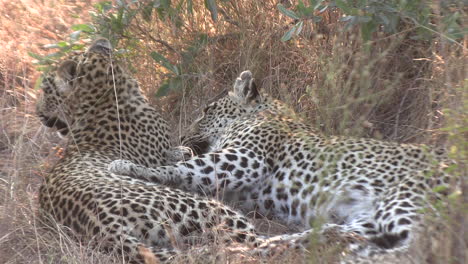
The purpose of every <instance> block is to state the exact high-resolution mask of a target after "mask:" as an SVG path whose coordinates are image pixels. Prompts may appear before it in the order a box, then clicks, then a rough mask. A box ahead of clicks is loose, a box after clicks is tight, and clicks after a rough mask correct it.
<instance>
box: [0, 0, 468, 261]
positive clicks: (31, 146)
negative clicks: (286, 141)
mask: <svg viewBox="0 0 468 264" xmlns="http://www.w3.org/2000/svg"><path fill="white" fill-rule="evenodd" d="M91 2H93V1H82V2H80V1H76V2H75V1H73V2H65V1H54V0H45V1H33V0H21V1H6V0H0V10H2V14H1V16H0V50H1V51H2V52H1V53H0V64H1V63H3V64H4V65H5V66H6V69H7V70H6V72H2V75H1V76H0V77H1V78H0V132H1V133H0V263H114V262H115V261H118V260H116V259H115V258H114V257H113V256H109V255H106V254H102V253H100V252H98V251H95V250H91V249H90V247H89V246H88V245H87V244H83V243H80V242H77V241H76V240H75V239H73V238H70V237H69V235H67V232H65V231H64V232H60V234H59V235H56V234H54V232H49V231H47V230H45V229H47V228H46V227H45V226H44V225H43V224H41V223H39V221H38V219H37V218H36V215H37V214H36V213H37V189H38V186H39V184H40V183H41V181H42V177H43V175H44V172H45V170H46V169H47V168H49V167H50V166H51V165H50V164H52V163H53V161H54V160H55V159H56V156H57V155H59V153H58V152H59V150H60V149H59V148H56V149H52V148H53V146H56V145H57V143H58V142H59V140H58V139H57V137H56V136H55V134H52V133H46V132H47V131H46V130H45V129H44V128H42V127H41V126H40V123H39V121H38V120H37V118H36V117H35V115H34V110H33V109H34V103H35V99H36V93H37V91H35V90H34V89H33V86H34V82H35V80H36V78H37V76H38V73H37V72H36V71H35V70H34V68H33V65H32V63H31V61H32V59H31V58H30V57H28V55H27V51H32V52H35V53H42V54H44V53H45V52H46V51H45V50H43V49H41V46H42V45H43V44H48V43H53V42H55V41H57V40H59V39H61V38H62V37H63V36H65V35H66V34H67V33H70V32H69V28H70V25H72V24H76V23H80V19H79V18H73V17H72V16H71V14H79V15H80V16H81V17H82V18H83V20H86V19H87V16H86V12H87V10H89V8H90V6H91ZM200 2H201V1H200ZM231 3H232V4H231V5H230V6H229V7H226V8H225V11H226V14H228V15H229V16H230V18H227V17H223V18H222V21H224V22H221V23H218V24H213V23H212V22H211V20H210V16H209V15H208V14H206V11H204V8H202V7H201V6H199V7H198V8H195V10H196V13H195V14H194V16H193V18H192V20H191V22H190V23H187V24H186V25H184V27H183V28H181V29H177V28H174V27H167V26H164V25H163V23H162V22H158V21H155V20H154V21H153V22H151V23H146V22H143V21H138V22H139V23H136V24H135V25H134V26H132V32H134V33H135V36H138V38H139V39H140V42H138V48H137V49H134V51H133V53H132V55H131V56H129V58H128V62H129V63H130V64H131V65H132V66H133V67H135V72H136V73H135V76H136V78H138V79H139V81H140V82H141V84H142V87H143V89H144V90H145V92H146V94H147V95H148V96H149V98H150V100H151V101H152V103H154V105H155V106H156V107H157V108H160V109H161V111H162V112H163V115H164V117H165V118H166V119H167V120H170V122H171V124H172V126H173V129H174V130H175V131H178V135H181V134H183V129H184V128H185V127H186V126H187V125H188V124H189V123H190V122H191V121H192V120H193V118H195V117H196V116H197V113H198V110H199V109H200V108H201V107H202V106H203V105H204V104H205V103H206V101H207V99H210V98H213V97H214V96H215V95H217V94H218V93H220V92H221V91H222V90H223V89H229V88H230V87H231V84H232V82H233V80H234V78H235V77H236V76H237V75H238V73H239V72H241V71H242V70H245V69H250V70H251V71H252V72H253V73H254V75H255V77H256V79H257V81H258V82H259V84H261V87H262V89H263V90H264V91H265V92H267V93H269V94H272V95H273V96H275V97H277V98H279V99H281V100H283V101H285V102H287V103H288V104H290V105H291V106H293V107H294V108H295V109H296V110H297V111H298V112H300V113H301V114H303V115H304V117H305V118H306V119H307V120H309V121H310V122H312V123H313V124H315V125H316V126H317V127H319V128H320V129H321V130H323V131H324V132H325V133H327V134H343V135H351V136H364V137H374V138H381V139H385V140H394V141H399V142H414V143H430V144H435V145H446V146H448V147H449V148H452V150H454V148H453V146H456V147H458V149H457V150H456V151H454V152H453V158H454V159H455V160H457V162H458V164H459V166H458V168H457V169H456V171H455V172H454V173H455V174H457V175H459V176H460V177H461V178H462V180H465V179H464V177H465V176H466V163H465V162H466V156H465V155H466V149H465V148H466V128H467V127H468V124H467V116H466V113H467V110H468V109H467V87H466V81H464V79H466V77H467V76H466V66H465V61H466V39H465V43H464V46H465V48H464V49H462V48H460V47H454V46H449V45H448V44H447V43H446V42H444V41H441V39H440V38H436V39H435V40H434V41H433V42H432V43H427V42H422V41H414V40H411V39H410V38H409V34H410V33H411V28H407V29H406V30H404V31H403V33H400V34H396V35H393V36H384V35H376V36H375V38H374V42H373V43H372V47H371V49H370V50H369V51H366V50H364V49H363V48H362V47H363V43H362V42H361V38H360V36H359V34H358V33H357V32H346V33H343V32H341V31H342V26H341V24H340V23H339V22H337V18H338V17H339V15H340V14H338V13H334V12H330V13H326V14H324V15H323V21H322V22H321V23H319V24H308V23H306V24H305V28H304V30H303V33H302V36H301V38H300V39H298V40H293V41H290V42H288V43H282V42H280V41H279V39H280V37H281V35H282V34H283V33H284V32H285V30H286V29H287V27H288V25H289V24H288V23H290V20H289V19H286V18H285V17H284V16H280V15H278V12H277V10H276V7H275V6H276V3H277V1H273V0H266V1H231ZM226 20H232V21H237V22H238V23H237V24H234V23H229V22H225V21H226ZM199 32H203V33H205V34H207V35H208V37H209V38H208V44H207V45H206V46H204V47H203V48H202V49H200V51H199V53H198V54H197V56H194V57H193V58H192V59H193V62H191V63H187V62H185V63H183V62H184V59H183V57H182V56H180V55H178V54H177V53H175V52H173V51H172V50H171V48H172V49H174V50H183V49H184V48H187V47H188V46H190V43H191V41H193V40H194V39H196V38H197V34H198V33H199ZM181 36H183V37H181ZM155 40H164V41H165V42H166V43H168V44H169V46H170V47H171V48H168V47H167V46H164V45H162V44H161V42H160V41H155ZM153 50H157V51H159V52H161V53H163V54H165V55H166V56H167V57H168V58H170V60H171V61H172V62H174V63H182V70H183V72H184V74H185V75H184V76H185V77H184V89H183V90H180V91H175V92H173V93H171V94H169V95H168V96H166V97H164V98H155V97H154V96H152V95H154V93H155V92H156V90H157V87H159V85H160V84H161V83H162V81H163V80H164V79H165V78H167V76H169V73H168V72H167V71H165V70H164V69H163V68H161V67H159V66H158V65H157V64H156V63H155V62H154V61H153V60H152V59H151V58H150V57H149V56H148V54H149V52H151V51H153ZM445 109H448V110H449V111H445ZM441 127H449V130H448V132H447V131H445V130H444V131H442V130H440V128H441ZM463 129H464V130H463ZM463 131H465V132H463ZM174 141H175V142H176V143H177V141H178V139H177V137H175V138H174ZM51 150H52V151H51ZM49 153H51V154H49ZM467 193H468V192H467V189H466V185H464V186H463V194H462V197H461V198H460V197H459V198H458V199H455V202H454V203H453V205H452V206H450V207H449V208H448V209H447V210H445V211H446V213H445V214H444V218H443V219H442V220H437V221H436V220H431V221H436V222H435V223H433V224H432V225H431V227H437V228H432V229H430V230H428V231H427V233H424V235H423V236H424V238H425V239H421V243H419V244H416V245H414V246H413V249H412V253H413V255H414V256H417V258H416V259H418V260H420V261H421V262H427V263H449V262H452V263H456V262H460V263H462V260H463V254H465V256H466V255H468V252H467V249H466V245H467V244H466V243H467V240H468V239H467V234H466V226H468V223H466V212H467V208H466V206H467V203H468V195H467ZM259 226H260V228H261V229H262V230H264V231H265V232H266V233H281V232H283V231H285V230H290V228H288V227H284V226H279V225H277V224H276V223H274V222H267V221H260V222H259ZM428 237H430V238H431V239H427V238H428ZM209 251H210V250H209ZM222 251H223V250H222V249H220V248H213V249H211V252H222ZM330 252H331V253H329V254H328V255H330V256H328V255H327V254H325V253H324V252H321V254H323V256H322V257H318V258H317V257H315V258H312V259H311V260H310V261H311V262H313V263H327V262H328V261H330V260H332V259H333V254H334V253H333V252H334V251H333V250H331V251H330ZM221 255H222V254H221ZM197 256H198V255H197V254H193V255H190V254H189V256H188V259H185V260H181V261H180V262H186V261H188V262H191V263H195V262H198V263H200V262H204V261H206V259H203V258H201V259H200V258H198V257H197ZM335 256H336V254H335ZM221 259H222V260H224V261H225V262H227V261H230V262H234V263H242V262H258V261H259V260H258V259H245V258H234V259H232V258H229V255H228V254H225V255H223V256H222V258H221ZM277 261H278V260H277ZM290 262H294V261H293V260H291V259H290Z"/></svg>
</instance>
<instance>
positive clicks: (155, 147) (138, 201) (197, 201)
mask: <svg viewBox="0 0 468 264" xmlns="http://www.w3.org/2000/svg"><path fill="white" fill-rule="evenodd" d="M112 51H113V48H112V45H111V43H110V41H109V40H107V39H105V38H98V39H96V40H95V41H94V42H92V43H91V44H90V45H89V47H88V48H87V49H86V50H84V51H78V52H74V53H72V54H70V55H68V56H67V57H65V58H64V59H62V60H61V61H59V62H58V63H57V65H55V66H54V67H52V68H51V69H50V70H49V71H48V72H47V73H45V75H44V76H43V78H42V82H41V90H42V93H41V94H40V97H39V99H38V101H37V105H36V112H37V115H38V117H39V119H40V121H41V122H42V123H43V125H45V126H47V127H50V128H52V129H54V130H56V131H58V132H59V133H60V134H61V135H62V136H63V137H65V139H66V140H67V143H66V146H65V147H64V149H65V150H64V152H63V156H62V157H61V158H60V159H59V160H58V161H57V162H56V163H55V165H54V166H53V167H52V168H51V169H50V171H48V172H47V174H46V175H45V176H44V178H45V179H44V181H43V183H42V185H41V186H40V189H39V206H40V212H41V216H42V217H43V218H44V219H45V220H48V221H51V223H53V224H54V226H63V227H65V230H70V232H71V233H72V234H73V235H74V237H76V238H77V239H80V240H84V241H89V244H90V245H93V246H95V247H96V248H98V247H99V249H102V250H104V251H106V252H111V253H112V252H116V253H118V254H119V255H121V256H122V257H123V259H124V260H127V261H129V262H131V263H159V262H161V263H164V262H170V261H171V259H173V258H174V257H176V256H178V255H181V254H182V253H183V250H185V248H184V245H186V248H187V247H192V246H193V245H197V243H198V244H199V243H205V242H206V241H209V242H210V241H213V242H214V241H218V242H219V243H226V244H227V245H228V244H232V243H242V244H245V245H247V246H248V247H249V248H252V250H253V252H255V253H256V254H262V255H268V254H271V253H272V252H274V251H275V250H276V249H277V248H283V247H286V248H287V249H298V250H300V249H301V248H302V245H305V244H306V243H307V241H308V237H309V234H310V232H308V231H306V232H299V233H294V234H283V235H277V236H267V235H261V234H260V233H259V232H257V230H256V229H255V226H254V225H253V224H252V222H251V220H249V219H247V218H246V216H245V215H243V214H242V213H240V212H238V211H237V210H234V209H232V208H231V207H229V206H227V205H225V204H223V203H221V202H220V201H218V200H215V199H212V198H208V197H203V196H200V195H197V194H194V193H190V192H185V191H182V190H180V189H176V188H170V187H167V186H164V185H161V184H156V183H153V182H149V181H144V180H141V179H138V178H134V177H130V176H123V175H118V174H114V173H110V172H109V171H108V169H107V166H108V164H109V163H110V162H111V161H113V160H116V159H119V158H123V159H127V160H129V161H132V162H134V163H135V164H139V165H142V166H163V165H167V164H171V160H170V158H169V157H170V156H171V155H168V152H169V154H170V153H172V152H171V148H172V147H171V144H170V136H169V135H170V133H169V126H168V123H167V122H166V121H165V120H164V119H163V118H162V117H161V115H160V114H159V112H158V111H157V110H155V108H153V107H152V106H151V105H150V104H149V103H148V101H147V99H146V97H145V96H144V95H143V93H142V92H141V90H140V88H139V85H138V82H137V81H136V80H135V79H134V78H133V77H132V76H131V75H130V74H129V73H128V71H127V70H126V68H125V67H124V66H123V65H121V63H120V62H119V60H118V58H116V56H114V53H113V52H112ZM172 156H173V155H172ZM176 156H177V155H176ZM200 239H207V240H203V241H199V240H200ZM148 260H151V261H148Z"/></svg>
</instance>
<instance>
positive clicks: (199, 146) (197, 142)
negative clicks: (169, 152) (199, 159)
mask: <svg viewBox="0 0 468 264" xmlns="http://www.w3.org/2000/svg"><path fill="white" fill-rule="evenodd" d="M182 145H183V146H185V147H189V148H190V149H192V151H193V153H194V154H195V155H196V156H198V155H201V154H205V153H207V152H208V151H209V150H210V142H209V141H208V139H207V138H187V137H183V138H182Z"/></svg>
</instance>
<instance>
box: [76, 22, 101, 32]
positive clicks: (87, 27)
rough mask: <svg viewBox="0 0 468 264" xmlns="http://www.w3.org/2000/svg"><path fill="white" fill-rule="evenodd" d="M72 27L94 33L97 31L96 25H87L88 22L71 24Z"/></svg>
mask: <svg viewBox="0 0 468 264" xmlns="http://www.w3.org/2000/svg"><path fill="white" fill-rule="evenodd" d="M71 28H72V29H73V30H75V31H78V30H81V31H83V32H86V33H93V32H95V31H96V30H95V29H94V27H92V26H90V25H87V24H77V25H73V26H71Z"/></svg>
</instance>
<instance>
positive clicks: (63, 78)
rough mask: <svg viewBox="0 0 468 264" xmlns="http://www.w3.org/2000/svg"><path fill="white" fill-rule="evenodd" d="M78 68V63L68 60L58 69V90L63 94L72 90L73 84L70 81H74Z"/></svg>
mask: <svg viewBox="0 0 468 264" xmlns="http://www.w3.org/2000/svg"><path fill="white" fill-rule="evenodd" d="M76 66H77V63H76V62H75V61H72V60H66V61H64V62H62V63H61V64H60V66H59V67H58V69H57V76H58V78H59V80H58V83H57V84H58V86H59V87H58V88H59V89H60V90H62V92H68V91H70V90H71V83H70V81H71V80H73V78H74V76H75V75H76Z"/></svg>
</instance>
